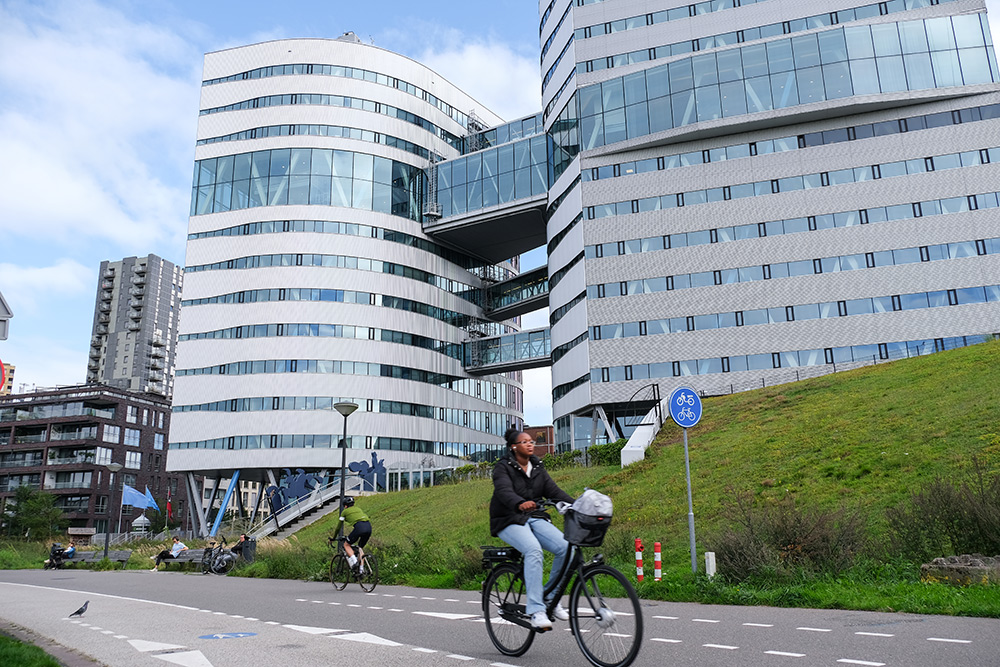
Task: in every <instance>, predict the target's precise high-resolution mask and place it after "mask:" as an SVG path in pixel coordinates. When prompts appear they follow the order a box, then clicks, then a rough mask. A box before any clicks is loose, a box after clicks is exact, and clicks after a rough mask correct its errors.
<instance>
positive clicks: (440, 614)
mask: <svg viewBox="0 0 1000 667" xmlns="http://www.w3.org/2000/svg"><path fill="white" fill-rule="evenodd" d="M413 613H414V614H416V615H418V616H431V617H433V618H444V619H447V620H449V621H459V620H461V619H463V618H475V617H476V615H475V614H448V613H445V612H440V611H415V612H413Z"/></svg>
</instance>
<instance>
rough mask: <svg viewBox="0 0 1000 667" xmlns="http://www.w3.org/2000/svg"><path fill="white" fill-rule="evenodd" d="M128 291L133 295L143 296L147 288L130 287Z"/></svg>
mask: <svg viewBox="0 0 1000 667" xmlns="http://www.w3.org/2000/svg"><path fill="white" fill-rule="evenodd" d="M128 293H129V294H131V295H132V296H142V295H143V294H145V293H146V290H145V289H144V288H142V287H129V288H128Z"/></svg>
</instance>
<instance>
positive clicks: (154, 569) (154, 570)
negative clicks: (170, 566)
mask: <svg viewBox="0 0 1000 667" xmlns="http://www.w3.org/2000/svg"><path fill="white" fill-rule="evenodd" d="M158 571H159V570H157V569H156V568H155V567H154V568H153V569H152V570H150V572H158Z"/></svg>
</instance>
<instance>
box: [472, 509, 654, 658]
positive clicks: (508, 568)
mask: <svg viewBox="0 0 1000 667" xmlns="http://www.w3.org/2000/svg"><path fill="white" fill-rule="evenodd" d="M539 505H543V506H547V507H555V505H554V504H553V503H548V502H545V503H539ZM575 520H576V519H575V517H574V515H573V513H572V512H568V513H567V514H566V521H567V522H570V521H575ZM603 539H604V538H603V534H602V535H600V537H599V539H598V540H597V542H596V544H595V543H594V542H590V543H589V544H590V545H592V546H598V545H599V543H600V541H603ZM482 549H483V565H484V566H485V567H486V568H487V569H489V570H490V573H489V574H488V575H487V577H486V581H485V582H483V614H484V616H485V617H486V632H487V633H488V634H489V636H490V640H491V641H492V642H493V645H494V646H496V647H497V649H498V650H499V651H500V652H501V653H503V654H504V655H510V656H519V655H523V654H524V653H525V651H527V650H528V648H529V647H530V646H531V643H532V642H533V641H534V639H535V634H537V633H539V632H545V631H546V630H536V629H535V628H533V627H532V626H531V620H530V617H529V616H528V614H527V613H526V606H525V604H526V602H527V592H526V590H525V587H524V562H523V558H522V556H521V553H520V552H519V551H517V550H516V549H513V548H511V547H482ZM567 589H569V605H568V608H567V611H568V612H569V624H570V630H572V632H573V636H574V637H576V643H577V646H579V647H580V650H581V651H583V654H584V655H585V656H586V657H587V660H589V661H590V662H591V663H592V664H594V665H597V667H625V666H626V665H630V664H632V661H634V660H635V658H636V656H637V655H638V654H639V647H640V645H641V644H642V612H641V610H640V608H639V596H638V595H636V593H635V589H634V588H633V587H632V584H631V583H630V582H629V581H628V579H626V578H625V575H623V574H622V573H621V572H619V571H618V570H616V569H615V568H613V567H611V566H610V565H607V564H606V563H605V562H604V556H603V555H602V554H596V555H594V556H593V557H592V558H591V559H590V560H589V561H586V562H584V558H583V553H582V550H581V547H580V546H578V545H576V544H570V547H569V551H568V553H567V554H566V560H565V564H564V566H563V570H562V572H561V573H560V574H559V576H558V577H557V576H552V577H551V578H550V581H549V584H548V585H547V586H546V587H545V594H544V597H545V599H547V600H549V602H548V603H547V604H546V609H545V611H546V613H547V614H548V615H549V618H552V612H553V610H554V609H555V607H556V605H557V604H559V600H560V598H562V596H563V594H564V593H565V592H566V590H567Z"/></svg>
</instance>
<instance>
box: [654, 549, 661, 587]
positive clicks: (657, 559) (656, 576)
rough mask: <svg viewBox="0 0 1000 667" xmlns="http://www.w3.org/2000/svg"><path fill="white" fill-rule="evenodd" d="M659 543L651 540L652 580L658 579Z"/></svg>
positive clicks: (659, 573)
mask: <svg viewBox="0 0 1000 667" xmlns="http://www.w3.org/2000/svg"><path fill="white" fill-rule="evenodd" d="M660 575H661V572H660V543H659V542H653V580H654V581H659V580H660Z"/></svg>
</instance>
